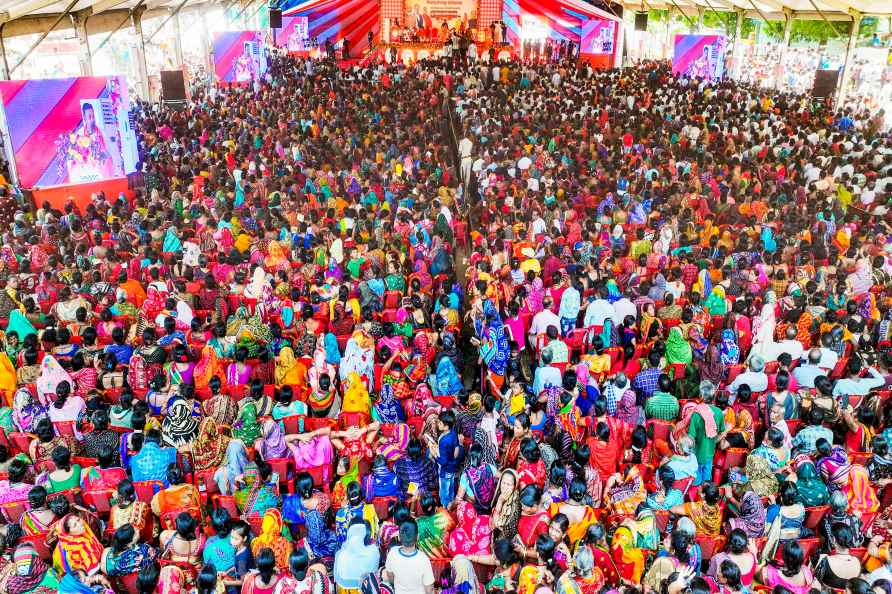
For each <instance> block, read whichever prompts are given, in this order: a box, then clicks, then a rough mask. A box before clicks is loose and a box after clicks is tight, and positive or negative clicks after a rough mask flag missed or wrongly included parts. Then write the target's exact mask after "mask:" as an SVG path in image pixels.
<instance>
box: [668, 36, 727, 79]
mask: <svg viewBox="0 0 892 594" xmlns="http://www.w3.org/2000/svg"><path fill="white" fill-rule="evenodd" d="M726 48H727V40H726V39H725V36H724V35H676V36H675V52H674V53H673V55H672V73H673V74H677V75H680V76H687V77H689V78H700V79H706V80H720V79H721V78H722V77H723V76H724V75H725V50H726Z"/></svg>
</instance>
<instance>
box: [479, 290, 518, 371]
mask: <svg viewBox="0 0 892 594" xmlns="http://www.w3.org/2000/svg"><path fill="white" fill-rule="evenodd" d="M483 314H484V316H486V319H487V326H486V329H485V331H484V332H483V333H482V334H483V335H482V337H481V340H482V342H481V344H480V356H481V358H482V359H483V362H484V363H485V364H486V367H487V369H489V371H491V372H492V373H494V374H495V375H498V376H504V375H505V370H506V368H507V366H508V358H509V357H510V355H511V346H510V344H509V342H508V335H507V334H506V333H505V325H504V324H503V323H502V317H501V316H500V315H499V312H498V310H497V309H496V307H495V306H494V305H493V303H492V301H490V300H488V299H487V300H486V302H484V304H483ZM478 334H481V332H480V329H479V328H478Z"/></svg>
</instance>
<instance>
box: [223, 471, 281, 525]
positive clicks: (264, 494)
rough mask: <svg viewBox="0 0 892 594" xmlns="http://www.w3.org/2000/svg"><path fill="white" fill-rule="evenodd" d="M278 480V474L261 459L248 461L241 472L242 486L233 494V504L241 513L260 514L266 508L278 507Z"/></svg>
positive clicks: (247, 514) (263, 512) (264, 511)
mask: <svg viewBox="0 0 892 594" xmlns="http://www.w3.org/2000/svg"><path fill="white" fill-rule="evenodd" d="M278 482H279V477H278V475H277V474H275V473H274V472H273V469H272V467H271V466H270V465H269V464H267V463H266V462H264V461H263V460H258V461H257V462H255V463H249V464H248V465H247V466H246V467H245V470H244V472H243V473H242V480H241V483H242V485H243V486H242V487H241V488H240V489H238V490H236V492H235V494H234V498H235V504H236V506H238V508H239V510H241V512H242V515H244V516H245V517H248V516H262V515H263V514H265V513H266V510H268V509H271V508H277V507H279V505H280V504H281V501H280V500H279V494H278V489H277V486H278Z"/></svg>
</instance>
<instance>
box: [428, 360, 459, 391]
mask: <svg viewBox="0 0 892 594" xmlns="http://www.w3.org/2000/svg"><path fill="white" fill-rule="evenodd" d="M434 377H435V381H434V382H433V388H434V395H435V396H454V395H456V394H458V393H459V392H461V390H462V388H464V383H462V380H461V376H460V375H459V374H458V371H456V369H455V365H453V363H452V360H451V359H450V358H449V357H443V358H442V359H440V362H439V363H438V364H437V372H436V375H435V376H434Z"/></svg>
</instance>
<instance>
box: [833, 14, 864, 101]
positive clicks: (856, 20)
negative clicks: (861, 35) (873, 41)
mask: <svg viewBox="0 0 892 594" xmlns="http://www.w3.org/2000/svg"><path fill="white" fill-rule="evenodd" d="M860 28H861V13H860V12H853V13H852V29H851V30H850V31H849V43H848V44H846V59H845V62H843V64H842V74H841V75H840V77H839V79H840V80H839V88H838V89H836V92H837V95H836V107H837V109H838V108H840V107H842V106H843V105H844V104H845V101H846V93H847V92H848V89H847V87H848V86H849V81H850V80H851V78H852V58H853V57H854V54H855V44H856V43H857V42H858V29H860Z"/></svg>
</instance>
